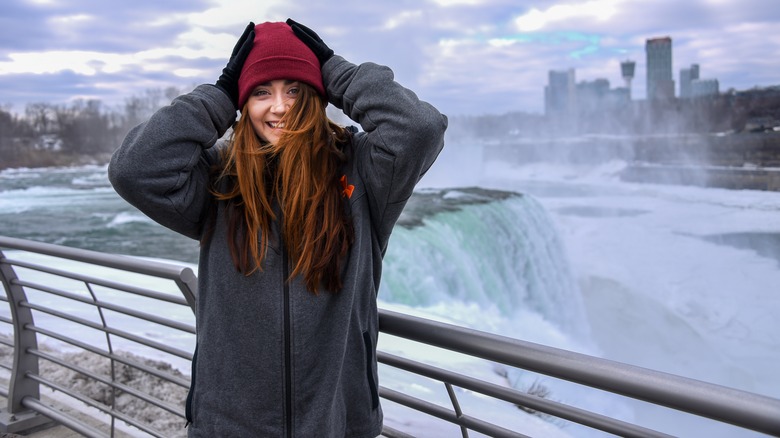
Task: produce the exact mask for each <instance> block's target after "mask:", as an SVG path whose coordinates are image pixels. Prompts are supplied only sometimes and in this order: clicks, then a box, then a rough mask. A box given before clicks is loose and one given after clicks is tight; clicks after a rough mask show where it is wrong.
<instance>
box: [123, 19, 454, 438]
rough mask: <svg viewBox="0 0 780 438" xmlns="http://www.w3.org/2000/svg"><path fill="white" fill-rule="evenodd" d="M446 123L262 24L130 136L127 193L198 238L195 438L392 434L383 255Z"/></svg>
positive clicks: (305, 33)
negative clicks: (381, 340)
mask: <svg viewBox="0 0 780 438" xmlns="http://www.w3.org/2000/svg"><path fill="white" fill-rule="evenodd" d="M328 103H330V104H332V105H333V106H335V107H336V108H339V109H341V110H343V112H344V114H345V115H346V116H347V117H349V118H350V119H351V120H355V121H357V122H358V123H360V125H361V127H362V128H363V129H362V132H358V129H357V128H355V127H350V128H345V127H343V126H339V125H337V124H336V123H334V122H333V121H331V120H329V119H328V117H327V115H326V111H325V108H326V106H327V105H328ZM237 111H240V116H239V118H238V121H236V112H237ZM446 126H447V118H446V117H445V116H443V115H442V114H440V113H439V112H438V111H437V110H436V109H435V108H434V107H432V106H431V105H430V104H428V103H426V102H423V101H421V100H419V99H418V98H417V96H416V95H415V94H414V93H413V92H412V91H410V90H408V89H406V88H404V87H402V86H401V85H400V84H398V83H397V82H395V80H394V79H393V73H392V71H390V69H389V68H387V67H383V66H379V65H376V64H372V63H365V64H361V65H355V64H352V63H350V62H348V61H346V60H345V59H344V58H342V57H340V56H337V55H334V53H333V50H331V49H330V48H329V47H328V46H327V45H325V43H324V42H323V41H322V40H321V39H320V37H319V36H318V35H317V34H316V33H314V32H313V31H312V30H311V29H309V28H307V27H305V26H303V25H300V24H298V23H296V22H294V21H292V20H288V21H287V23H263V24H260V25H257V26H255V25H254V24H252V23H250V24H249V26H247V28H246V29H245V31H244V34H243V35H242V36H241V38H240V39H239V41H238V43H237V44H236V46H235V48H234V50H233V53H232V55H231V57H230V60H229V61H228V63H227V66H226V67H225V68H224V70H223V71H222V75H221V76H220V77H219V79H218V80H217V82H216V84H215V85H213V86H212V85H201V86H199V87H197V88H196V89H195V90H194V91H193V92H191V93H189V94H186V95H183V96H180V97H178V98H176V99H174V101H173V103H172V104H171V105H169V106H167V107H165V108H163V109H161V110H159V111H158V112H157V113H156V114H154V115H153V116H152V117H151V119H150V120H148V121H147V122H145V123H142V124H141V125H140V126H138V127H136V128H135V129H133V130H132V131H131V132H130V133H129V134H128V136H127V138H126V139H125V141H124V143H123V144H122V146H121V147H120V148H119V149H118V150H117V151H116V153H115V154H114V156H113V158H112V161H111V164H110V167H109V179H110V180H111V182H112V184H113V185H114V188H115V189H116V191H117V193H119V194H120V195H121V196H122V197H123V198H125V199H126V200H127V201H129V202H130V203H131V204H133V205H135V206H136V207H138V208H139V209H140V210H141V211H143V212H144V213H145V214H146V215H148V216H149V217H150V218H152V219H154V220H155V221H157V222H159V223H160V224H162V225H164V226H166V227H168V228H170V229H172V230H174V231H176V232H178V233H180V234H183V235H185V236H188V237H191V238H193V239H197V240H199V241H200V244H201V252H200V257H199V276H198V278H199V280H198V282H199V284H198V305H197V314H196V318H197V319H196V322H197V345H196V349H195V353H194V359H193V370H192V386H191V388H190V392H189V397H188V399H187V420H188V425H189V426H188V427H189V429H188V434H189V436H190V437H206V436H208V437H212V436H287V437H293V436H301V437H309V436H327V437H372V438H373V437H376V436H377V435H379V433H380V432H381V430H382V422H383V414H382V408H381V407H380V405H379V396H378V375H377V362H376V342H377V337H378V312H377V293H378V288H379V283H380V277H381V271H382V258H383V255H384V254H385V252H386V250H387V245H388V241H389V238H390V232H391V230H392V229H393V226H394V225H395V223H396V221H397V220H398V218H399V216H400V214H401V211H402V210H403V208H404V206H405V204H406V202H407V200H408V199H409V197H410V196H411V194H412V191H413V190H414V187H415V185H416V184H417V182H418V181H419V180H420V178H422V176H423V175H424V174H425V172H426V171H427V170H428V168H429V167H430V166H431V165H432V164H433V162H434V160H435V159H436V157H437V156H438V154H439V151H440V150H441V148H442V147H443V137H444V131H445V129H446ZM231 127H232V128H233V130H232V132H231V133H230V134H228V135H225V134H226V132H227V131H228V130H229V128H231ZM223 136H224V138H223Z"/></svg>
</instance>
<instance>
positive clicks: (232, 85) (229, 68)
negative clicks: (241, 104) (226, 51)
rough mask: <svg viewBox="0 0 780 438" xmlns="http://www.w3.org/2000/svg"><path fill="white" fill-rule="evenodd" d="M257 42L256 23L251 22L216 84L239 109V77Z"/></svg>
mask: <svg viewBox="0 0 780 438" xmlns="http://www.w3.org/2000/svg"><path fill="white" fill-rule="evenodd" d="M254 42H255V23H253V22H251V21H250V22H249V24H248V25H247V26H246V29H244V33H243V34H242V35H241V38H239V39H238V42H237V43H236V45H235V47H233V53H232V54H231V55H230V59H229V60H228V63H227V65H226V66H225V68H224V69H222V74H221V75H220V76H219V79H217V83H216V84H214V85H216V86H217V88H219V89H220V90H222V91H223V92H224V93H225V94H226V95H227V96H228V97H229V98H230V101H231V102H233V106H234V107H235V108H236V109H238V77H239V76H240V75H241V69H242V68H243V67H244V61H246V58H247V56H249V52H250V51H251V50H252V46H253V45H254Z"/></svg>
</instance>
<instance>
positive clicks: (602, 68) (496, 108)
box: [0, 0, 780, 114]
mask: <svg viewBox="0 0 780 438" xmlns="http://www.w3.org/2000/svg"><path fill="white" fill-rule="evenodd" d="M775 3H776V2H775V0H744V1H742V2H732V1H723V0H689V1H686V2H679V1H678V0H652V1H651V0H560V1H548V2H543V3H540V2H538V1H531V0H425V1H419V0H397V1H395V2H365V1H362V0H340V1H336V0H324V1H321V2H308V1H304V0H262V1H261V0H168V1H166V2H160V1H158V0H134V1H133V2H105V1H102V0H69V1H67V2H65V1H48V2H47V1H36V2H33V1H31V0H24V1H23V0H4V1H3V2H2V4H0V28H2V29H3V32H2V33H0V96H2V97H0V99H2V101H0V104H5V103H12V104H14V105H22V106H23V105H24V104H25V102H29V101H36V100H40V99H42V98H47V97H48V99H51V100H52V101H54V102H67V101H68V100H69V99H73V98H78V97H82V98H83V97H85V96H91V97H95V98H101V99H104V100H105V101H106V103H109V104H110V103H112V102H113V103H117V104H121V102H122V101H123V100H124V99H125V98H127V97H129V96H132V95H136V94H139V93H142V92H143V91H144V90H146V89H148V88H165V87H169V86H174V87H178V88H183V87H188V86H189V85H191V84H193V83H213V82H214V80H215V79H216V77H217V76H218V75H219V72H220V71H221V69H222V67H223V66H224V64H225V62H226V61H227V58H228V56H229V53H230V51H231V50H232V48H233V45H234V44H235V41H236V39H237V38H238V36H239V35H240V33H241V31H242V30H243V28H244V26H245V25H246V23H247V22H248V21H249V20H253V21H255V22H262V21H281V20H284V19H286V18H287V17H293V18H294V19H296V20H297V21H299V22H301V23H303V24H305V25H307V26H309V27H311V28H312V29H314V30H315V31H316V32H317V33H319V35H320V36H321V37H322V38H323V39H324V40H325V42H326V43H327V44H328V45H330V46H331V47H332V48H333V49H334V50H335V51H336V53H338V54H339V55H342V56H344V57H345V58H347V59H348V60H350V61H353V62H356V63H360V62H367V61H372V62H377V63H380V64H385V65H389V66H390V67H392V69H393V71H394V73H395V76H396V79H397V80H398V81H399V82H401V83H402V84H403V85H405V86H408V87H409V88H411V89H413V90H414V91H415V92H416V93H417V94H418V95H419V96H421V97H422V98H424V99H427V100H430V101H432V102H434V103H435V104H436V105H438V106H440V107H441V108H442V110H444V111H445V112H448V113H452V114H455V113H480V114H483V113H501V112H506V111H518V110H526V111H535V112H541V111H542V108H543V90H544V86H545V85H546V83H547V73H548V71H549V70H565V69H569V68H574V69H576V71H577V78H578V80H594V79H596V78H606V79H608V80H609V81H610V82H611V83H612V84H613V86H618V85H621V84H622V78H621V77H620V69H619V64H620V61H622V60H624V59H633V60H634V61H636V63H637V68H636V77H635V79H634V82H633V86H634V96H635V97H638V98H643V97H644V82H645V79H644V74H645V66H644V64H645V53H644V44H645V40H646V39H647V38H651V37H656V36H666V35H668V36H671V37H672V39H673V41H674V60H673V63H674V65H673V66H674V75H675V79H677V75H678V71H679V69H680V68H683V67H687V66H689V65H690V64H693V63H697V64H699V65H700V67H701V72H702V76H703V77H708V78H713V77H714V78H717V79H719V80H720V82H721V88H722V89H724V90H725V89H727V88H730V87H734V88H736V89H745V88H750V87H752V86H755V85H763V86H766V85H774V84H777V83H778V80H777V74H776V72H777V70H778V63H780V61H778V59H780V57H778V55H780V34H778V33H777V32H776V31H775V29H776V28H777V25H778V22H780V8H777V7H776V5H775ZM17 109H18V108H17Z"/></svg>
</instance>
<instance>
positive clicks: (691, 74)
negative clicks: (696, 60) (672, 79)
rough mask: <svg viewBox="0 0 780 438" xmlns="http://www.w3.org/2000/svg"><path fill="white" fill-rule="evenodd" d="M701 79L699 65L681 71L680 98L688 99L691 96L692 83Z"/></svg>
mask: <svg viewBox="0 0 780 438" xmlns="http://www.w3.org/2000/svg"><path fill="white" fill-rule="evenodd" d="M696 79H699V64H692V65H691V68H684V69H682V70H680V98H681V99H688V98H690V97H692V95H691V82H692V81H695V80H696Z"/></svg>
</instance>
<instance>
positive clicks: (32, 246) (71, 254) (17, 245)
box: [0, 236, 195, 282]
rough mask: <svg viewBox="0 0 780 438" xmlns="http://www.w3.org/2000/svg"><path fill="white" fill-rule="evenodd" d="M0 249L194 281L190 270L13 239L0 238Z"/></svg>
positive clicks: (193, 274)
mask: <svg viewBox="0 0 780 438" xmlns="http://www.w3.org/2000/svg"><path fill="white" fill-rule="evenodd" d="M0 248H9V249H16V250H23V251H29V252H34V253H39V254H44V255H48V256H53V257H60V258H64V259H68V260H74V261H78V262H85V263H91V264H94V265H98V266H103V267H107V268H116V269H122V270H125V271H130V272H134V273H137V274H146V275H154V276H157V277H162V278H167V279H171V280H179V279H182V280H184V281H187V282H189V281H193V280H194V279H195V273H194V272H193V271H192V269H190V268H188V267H184V266H178V265H174V264H170V263H164V262H158V261H155V262H151V261H149V260H144V259H140V258H134V257H128V256H123V255H118V254H107V253H102V252H97V251H90V250H88V249H81V248H72V247H67V246H60V245H54V244H51V243H44V242H36V241H33V240H25V239H19V238H16V237H8V236H0Z"/></svg>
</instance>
